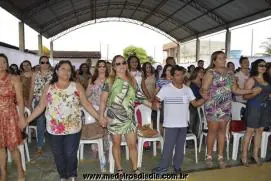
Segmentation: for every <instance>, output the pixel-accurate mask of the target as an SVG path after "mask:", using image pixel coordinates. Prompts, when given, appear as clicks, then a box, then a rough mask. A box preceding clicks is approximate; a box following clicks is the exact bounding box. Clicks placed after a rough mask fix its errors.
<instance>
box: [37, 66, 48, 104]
mask: <svg viewBox="0 0 271 181" xmlns="http://www.w3.org/2000/svg"><path fill="white" fill-rule="evenodd" d="M51 80H52V72H51V71H48V72H47V73H46V74H44V75H43V74H41V72H40V71H39V72H37V74H36V76H35V82H34V96H33V97H34V100H33V102H34V104H35V105H37V103H38V102H39V101H40V98H41V95H42V93H43V89H44V87H45V85H46V84H49V83H50V81H51Z"/></svg>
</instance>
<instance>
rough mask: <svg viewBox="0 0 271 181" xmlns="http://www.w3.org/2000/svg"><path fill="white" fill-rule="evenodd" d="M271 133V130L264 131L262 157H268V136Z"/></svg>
mask: <svg viewBox="0 0 271 181" xmlns="http://www.w3.org/2000/svg"><path fill="white" fill-rule="evenodd" d="M270 135H271V131H264V132H263V133H262V141H261V158H263V159H264V158H265V157H266V150H267V146H268V137H269V136H270Z"/></svg>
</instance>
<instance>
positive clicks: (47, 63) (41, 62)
mask: <svg viewBox="0 0 271 181" xmlns="http://www.w3.org/2000/svg"><path fill="white" fill-rule="evenodd" d="M40 64H49V62H40Z"/></svg>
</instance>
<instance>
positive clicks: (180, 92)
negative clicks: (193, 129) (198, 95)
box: [157, 83, 195, 128]
mask: <svg viewBox="0 0 271 181" xmlns="http://www.w3.org/2000/svg"><path fill="white" fill-rule="evenodd" d="M157 97H158V98H159V99H160V100H161V101H163V100H164V124H163V126H164V127H167V128H183V127H187V126H188V119H189V103H190V102H191V101H193V100H195V96H194V94H193V92H192V90H191V88H190V87H187V86H185V85H183V88H181V89H178V88H177V87H175V86H174V85H173V84H172V83H169V84H167V85H165V86H163V87H162V88H161V89H160V91H159V92H158V94H157Z"/></svg>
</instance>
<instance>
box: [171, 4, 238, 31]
mask: <svg viewBox="0 0 271 181" xmlns="http://www.w3.org/2000/svg"><path fill="white" fill-rule="evenodd" d="M232 1H235V0H228V1H226V2H225V3H223V4H220V5H219V6H217V7H215V8H213V9H210V10H208V11H205V12H204V13H203V14H201V15H199V16H197V17H195V18H193V19H191V20H189V21H187V22H185V23H183V24H181V25H180V26H178V27H176V28H174V29H172V30H171V31H170V33H172V32H174V31H175V30H177V29H179V28H182V27H183V26H187V25H188V24H189V23H191V22H192V21H195V20H197V19H199V18H201V17H203V16H204V15H206V14H207V13H212V11H215V10H216V9H219V8H221V7H223V6H225V5H226V4H228V3H230V2H232ZM192 4H193V3H192ZM220 23H222V24H219V25H224V24H227V23H226V22H225V21H223V22H220Z"/></svg>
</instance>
